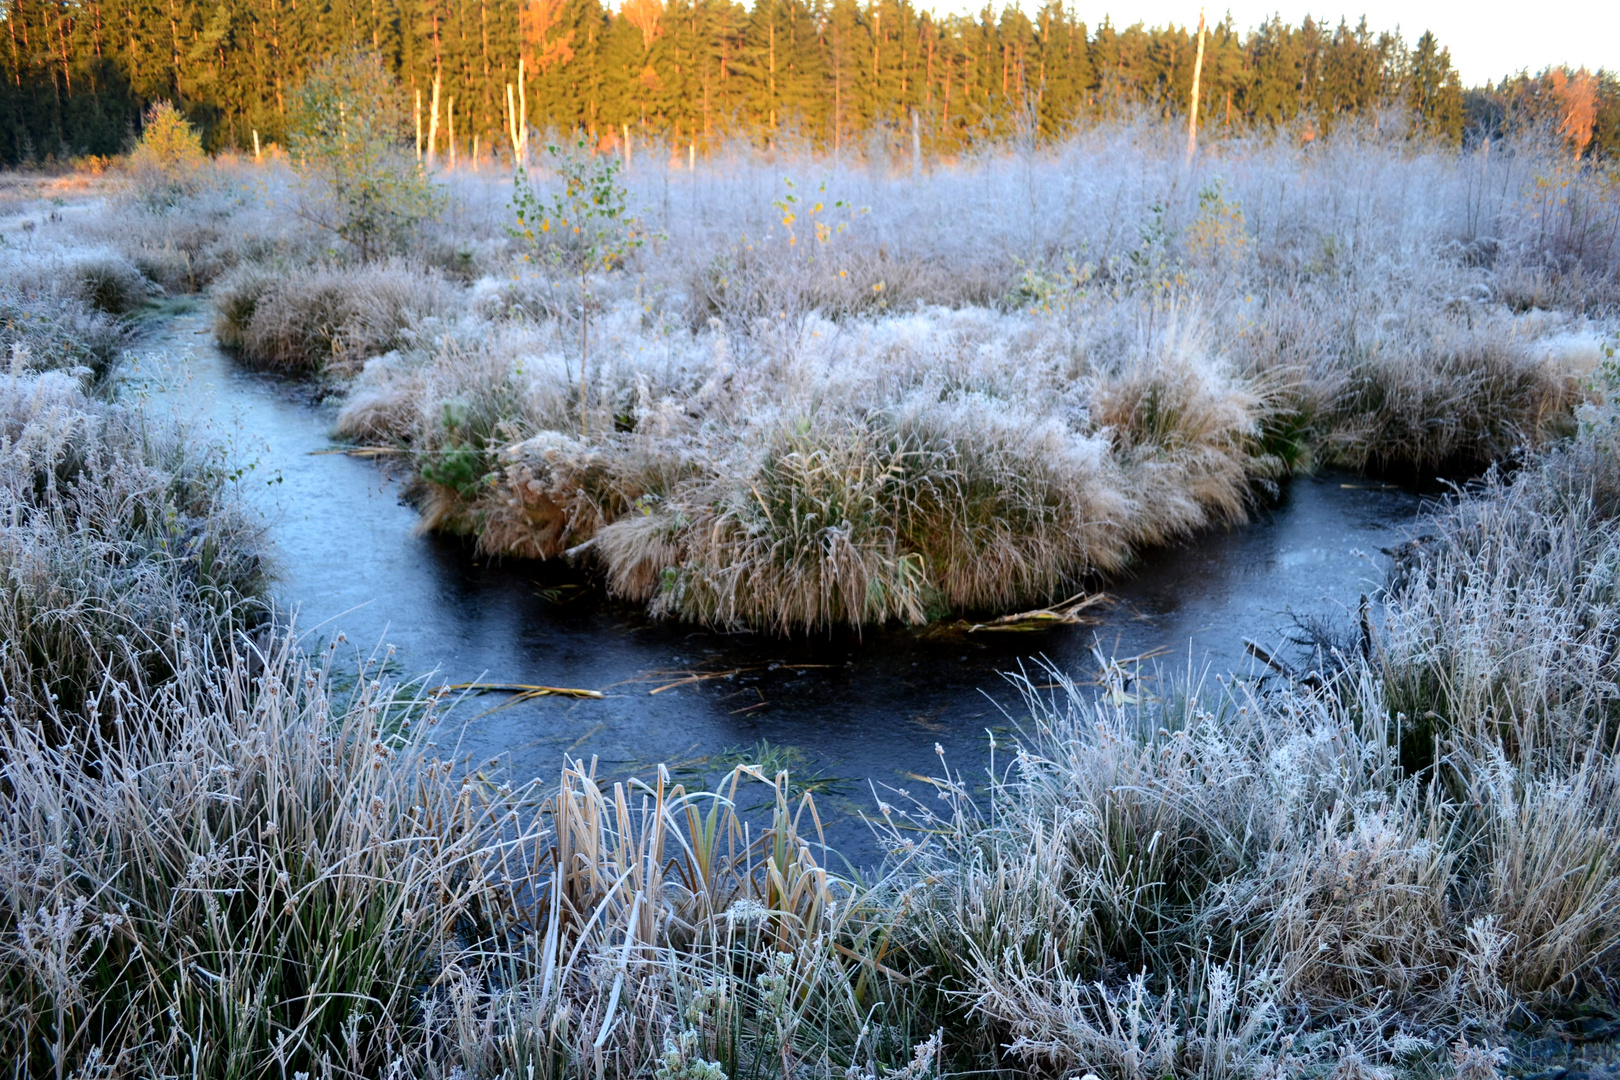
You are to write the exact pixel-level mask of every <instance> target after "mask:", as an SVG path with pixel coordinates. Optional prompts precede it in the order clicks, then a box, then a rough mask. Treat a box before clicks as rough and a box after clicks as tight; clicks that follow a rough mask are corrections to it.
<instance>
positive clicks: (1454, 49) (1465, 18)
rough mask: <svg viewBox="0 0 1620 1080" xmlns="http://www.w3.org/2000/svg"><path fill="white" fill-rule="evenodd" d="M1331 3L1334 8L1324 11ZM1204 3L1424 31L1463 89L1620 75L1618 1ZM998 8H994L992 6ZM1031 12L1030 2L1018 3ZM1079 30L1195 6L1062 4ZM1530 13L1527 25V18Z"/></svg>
mask: <svg viewBox="0 0 1620 1080" xmlns="http://www.w3.org/2000/svg"><path fill="white" fill-rule="evenodd" d="M1333 3H1337V4H1339V5H1341V6H1337V7H1335V6H1331V5H1332V4H1333ZM1345 5H1346V0H1329V2H1328V4H1327V5H1324V4H1323V3H1321V0H1225V2H1222V0H1209V4H1208V7H1207V9H1206V14H1207V16H1208V18H1209V20H1210V22H1218V21H1220V19H1221V17H1222V16H1223V15H1225V14H1226V13H1227V12H1228V11H1230V12H1231V14H1232V19H1233V21H1234V22H1235V23H1236V24H1237V26H1238V28H1239V29H1242V30H1248V29H1250V28H1252V27H1255V26H1258V25H1259V24H1260V22H1261V21H1262V20H1264V19H1265V18H1267V17H1268V16H1270V15H1272V14H1280V15H1281V16H1282V17H1283V18H1284V19H1286V20H1287V21H1289V22H1291V23H1294V24H1296V25H1297V24H1298V23H1299V22H1301V21H1302V20H1303V19H1304V17H1305V16H1306V15H1307V14H1309V15H1310V16H1312V17H1313V18H1315V19H1316V20H1317V21H1318V22H1326V23H1328V24H1329V25H1332V26H1337V25H1338V23H1339V17H1340V16H1341V15H1343V16H1345V17H1346V18H1347V19H1348V20H1349V22H1350V23H1351V24H1352V25H1354V24H1355V22H1356V19H1357V18H1358V17H1359V16H1361V15H1363V14H1365V15H1366V16H1367V25H1368V26H1370V27H1372V29H1374V30H1386V29H1393V28H1394V27H1396V26H1399V27H1400V30H1401V33H1402V34H1403V35H1404V36H1405V37H1406V40H1407V42H1408V44H1410V43H1411V42H1414V41H1416V40H1417V39H1418V36H1419V35H1421V34H1422V33H1423V31H1425V30H1433V31H1434V34H1435V37H1437V38H1439V39H1440V44H1441V45H1443V46H1445V47H1446V48H1448V49H1450V50H1451V63H1452V66H1453V67H1455V68H1456V69H1457V71H1458V74H1459V75H1460V76H1461V78H1462V81H1463V85H1464V86H1475V85H1478V84H1480V83H1484V82H1492V81H1495V80H1497V79H1500V78H1502V77H1503V76H1505V75H1511V74H1514V73H1516V72H1518V71H1520V70H1522V69H1526V68H1528V69H1529V70H1530V71H1532V72H1535V71H1540V70H1541V69H1542V68H1545V67H1548V66H1549V65H1558V64H1568V65H1569V66H1570V67H1583V66H1584V67H1587V68H1590V69H1592V70H1596V69H1598V68H1600V67H1606V68H1608V69H1609V70H1610V71H1617V70H1620V0H1550V2H1543V3H1540V4H1524V3H1522V2H1519V3H1512V4H1510V3H1507V2H1506V0H1475V2H1471V3H1470V2H1463V0H1360V2H1359V3H1356V5H1355V6H1354V7H1350V6H1345ZM920 6H922V7H925V8H930V9H932V10H935V11H939V12H940V13H941V14H943V13H945V12H947V11H949V12H958V13H964V14H977V13H978V11H979V10H980V9H981V8H983V7H984V0H938V2H937V4H931V3H928V2H927V0H924V2H923V3H922V4H921V5H920ZM993 6H994V7H996V8H998V9H999V8H1000V7H1001V6H1002V5H1001V2H1000V0H996V2H995V3H994V5H993ZM1022 6H1023V7H1025V8H1026V9H1029V10H1033V9H1034V8H1035V7H1038V6H1039V2H1038V0H1024V3H1023V5H1022ZM1066 6H1068V7H1070V8H1071V9H1072V10H1073V11H1074V12H1075V13H1076V14H1077V15H1079V17H1080V18H1081V19H1083V20H1085V22H1086V23H1087V25H1095V24H1096V23H1099V22H1101V21H1102V17H1103V16H1104V15H1108V16H1110V17H1112V19H1113V21H1114V25H1116V26H1129V25H1130V24H1131V23H1134V22H1143V23H1146V24H1147V25H1149V26H1163V25H1164V24H1166V23H1176V24H1178V25H1181V24H1185V25H1189V26H1196V25H1198V0H1069V3H1068V4H1067V5H1066ZM1531 12H1534V13H1535V17H1530V18H1527V17H1526V16H1527V15H1528V14H1530V13H1531Z"/></svg>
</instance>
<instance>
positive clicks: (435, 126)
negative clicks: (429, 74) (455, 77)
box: [427, 72, 439, 169]
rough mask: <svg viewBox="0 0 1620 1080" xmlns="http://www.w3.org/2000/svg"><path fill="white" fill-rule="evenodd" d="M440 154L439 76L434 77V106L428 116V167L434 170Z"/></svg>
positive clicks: (436, 74)
mask: <svg viewBox="0 0 1620 1080" xmlns="http://www.w3.org/2000/svg"><path fill="white" fill-rule="evenodd" d="M438 152H439V75H438V73H437V72H435V73H434V75H433V106H432V109H431V111H430V112H429V114H428V138H427V167H428V168H429V169H431V168H433V162H434V160H435V159H436V158H437V157H438Z"/></svg>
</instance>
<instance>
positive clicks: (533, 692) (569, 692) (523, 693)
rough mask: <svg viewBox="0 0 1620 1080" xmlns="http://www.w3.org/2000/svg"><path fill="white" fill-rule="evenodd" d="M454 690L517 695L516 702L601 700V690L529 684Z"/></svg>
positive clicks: (464, 685) (480, 685) (460, 685)
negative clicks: (558, 699)
mask: <svg viewBox="0 0 1620 1080" xmlns="http://www.w3.org/2000/svg"><path fill="white" fill-rule="evenodd" d="M450 689H452V690H469V691H471V692H473V693H475V694H502V693H505V694H516V695H517V697H516V698H515V699H514V703H515V701H527V700H528V699H529V698H538V697H571V698H600V697H603V696H604V695H603V693H602V691H600V690H577V689H574V688H573V687H568V686H533V685H530V684H528V683H476V682H472V683H457V684H455V685H454V686H452V687H450Z"/></svg>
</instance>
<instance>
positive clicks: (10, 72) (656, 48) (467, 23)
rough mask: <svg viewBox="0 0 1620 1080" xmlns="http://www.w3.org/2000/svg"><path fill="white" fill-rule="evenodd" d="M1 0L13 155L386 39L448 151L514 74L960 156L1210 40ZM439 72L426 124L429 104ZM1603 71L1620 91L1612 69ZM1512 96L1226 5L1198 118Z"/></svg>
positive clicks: (626, 101) (649, 17) (903, 17)
mask: <svg viewBox="0 0 1620 1080" xmlns="http://www.w3.org/2000/svg"><path fill="white" fill-rule="evenodd" d="M5 2H6V4H7V7H6V9H5V10H6V24H7V25H6V33H7V35H8V37H9V40H8V41H6V42H0V160H4V161H5V162H7V163H10V164H17V163H22V162H29V161H39V160H43V159H46V158H48V157H56V158H63V157H72V156H77V155H81V154H113V153H117V152H119V151H121V150H123V149H124V148H126V147H127V146H128V145H129V143H130V140H131V139H132V137H133V136H134V134H135V133H136V131H137V129H138V127H139V124H140V122H141V121H140V118H141V115H142V110H143V109H144V108H145V107H146V106H147V105H148V104H150V103H152V102H155V101H160V100H167V101H171V102H173V103H174V104H175V105H177V106H178V107H179V108H180V109H181V110H182V111H183V113H184V114H185V115H186V116H187V117H188V118H189V119H190V120H191V122H192V123H193V124H195V125H197V126H198V127H199V128H200V129H201V130H202V131H203V133H204V138H205V141H206V144H207V145H208V147H209V148H210V149H213V150H220V149H229V148H236V149H250V148H251V147H252V146H253V145H254V143H253V140H254V137H255V134H257V137H258V138H259V139H260V140H261V143H264V144H268V143H272V142H275V143H280V142H283V141H284V140H285V138H286V133H287V125H288V119H289V107H290V102H291V99H292V95H293V92H294V90H295V88H296V87H297V86H298V85H299V83H300V81H301V80H302V78H303V76H304V74H305V73H306V72H307V71H308V69H309V67H310V65H311V64H312V63H313V62H315V61H317V60H318V59H319V58H321V57H323V56H331V55H334V54H337V53H340V52H343V51H345V50H350V49H355V48H360V49H366V50H372V51H374V52H376V53H377V54H379V55H380V56H381V57H382V58H383V60H384V62H385V64H386V65H387V66H388V67H389V68H390V69H391V70H393V71H394V72H395V73H396V74H397V76H398V78H399V79H400V81H401V83H402V84H403V87H404V89H405V92H406V94H407V95H408V101H409V102H410V103H411V104H415V103H416V102H418V101H419V102H420V105H419V106H417V107H418V108H419V110H420V111H421V112H422V113H423V114H424V120H423V128H424V133H426V132H430V131H431V132H435V149H436V150H437V151H438V153H439V154H441V155H442V154H445V153H447V152H448V151H449V149H450V146H451V145H452V142H451V140H452V139H453V140H454V143H453V145H454V146H455V147H456V148H457V150H458V151H459V152H460V153H462V154H465V153H467V152H468V151H470V150H472V149H474V147H475V146H476V147H477V148H479V149H481V150H485V151H487V150H488V149H490V148H492V147H495V146H501V145H504V144H505V141H506V134H507V132H508V131H509V130H510V128H509V117H508V105H507V102H508V100H509V88H515V89H516V90H517V91H518V93H516V94H515V95H511V99H512V100H514V101H520V100H521V101H524V102H526V112H527V117H528V121H529V123H530V125H531V126H534V127H539V128H545V127H552V128H555V129H557V130H561V131H571V130H585V131H588V132H590V133H592V134H593V135H594V136H595V137H596V138H597V139H599V140H601V141H602V142H604V143H608V144H611V143H613V142H615V141H616V140H617V139H618V138H619V136H620V134H621V133H624V132H631V133H634V132H641V133H643V134H644V135H652V136H656V137H658V138H661V139H665V140H668V141H670V142H671V143H673V144H674V145H676V146H680V147H687V146H691V147H692V149H693V150H695V151H697V152H702V151H703V150H704V149H706V148H708V147H710V146H713V145H715V144H716V143H717V142H719V141H720V140H724V139H731V138H736V137H739V136H742V137H746V138H751V139H754V140H757V141H762V142H763V141H771V140H781V139H796V140H801V141H802V140H808V141H811V142H813V143H814V144H816V145H817V146H818V147H820V148H823V149H825V150H829V151H832V152H835V153H844V152H848V151H851V150H856V151H859V150H862V149H864V148H866V147H867V146H868V145H870V140H871V139H872V138H873V137H874V134H875V135H876V137H878V138H880V139H887V140H890V141H892V142H898V143H899V144H901V145H905V144H907V143H908V142H909V141H910V140H912V139H915V140H916V143H917V144H918V145H920V146H922V147H923V148H924V149H926V150H928V151H930V152H936V153H951V152H954V151H956V150H958V149H960V148H961V147H963V146H965V145H967V144H969V143H971V142H972V141H973V140H975V139H978V138H983V137H987V136H989V137H995V136H1001V135H1005V134H1008V133H1010V132H1012V131H1015V130H1022V131H1035V132H1038V133H1040V134H1041V135H1044V136H1047V137H1050V136H1053V135H1056V134H1058V133H1060V132H1062V131H1063V130H1064V129H1065V128H1066V126H1068V125H1070V124H1071V123H1073V122H1075V121H1076V120H1077V119H1081V118H1083V117H1086V116H1088V115H1090V116H1095V115H1099V114H1105V113H1107V112H1108V111H1109V110H1116V109H1120V108H1134V109H1141V108H1147V109H1150V110H1158V111H1160V112H1162V113H1163V114H1165V115H1171V114H1184V113H1185V110H1186V109H1187V107H1188V104H1189V98H1190V95H1191V83H1192V74H1193V66H1194V59H1195V54H1196V51H1197V34H1196V29H1195V28H1193V27H1190V26H1180V27H1177V26H1170V27H1165V28H1159V29H1154V28H1147V27H1144V26H1141V25H1134V26H1130V27H1127V28H1124V29H1119V28H1116V27H1114V26H1113V25H1111V24H1110V23H1108V22H1107V21H1104V22H1103V23H1102V24H1100V25H1098V26H1095V27H1088V26H1087V25H1086V24H1085V23H1083V22H1081V21H1079V20H1078V19H1077V18H1076V17H1075V15H1074V13H1073V12H1071V11H1069V10H1068V9H1066V8H1065V7H1064V6H1063V3H1062V0H1048V2H1047V3H1046V5H1045V6H1044V7H1042V8H1040V10H1039V11H1037V12H1036V13H1034V14H1033V15H1031V14H1027V13H1025V12H1023V11H1021V10H1019V9H1016V8H1012V7H1008V8H1005V9H1003V10H1002V11H1001V12H1000V14H999V15H997V14H996V13H995V12H993V11H992V9H991V8H989V7H986V8H985V9H984V11H983V12H982V13H981V14H980V15H979V16H978V17H976V18H975V17H959V16H951V17H945V18H941V17H936V16H934V15H931V14H930V13H928V12H927V11H923V10H919V9H918V8H915V7H913V6H912V5H911V3H909V2H908V0H754V4H753V7H751V8H749V7H745V6H743V5H742V4H740V3H736V2H734V0H623V2H622V4H621V5H620V6H619V7H618V9H617V10H611V11H610V10H609V9H607V8H606V7H604V6H603V4H602V3H601V0H126V2H125V3H122V4H114V3H110V2H108V0H5ZM520 71H521V72H522V78H521V80H520V77H519V73H520ZM520 82H521V85H518V84H519V83H520ZM435 83H437V85H438V90H439V122H438V124H437V126H436V127H435V126H434V125H433V124H432V122H431V120H432V118H431V116H430V115H425V114H429V113H431V109H432V101H433V93H432V91H433V87H434V85H435ZM1595 85H1597V87H1598V89H1599V90H1601V91H1602V92H1603V93H1606V94H1607V95H1608V97H1607V99H1606V100H1607V101H1608V102H1609V103H1611V111H1612V103H1613V102H1614V101H1616V100H1620V97H1617V95H1616V94H1615V93H1614V90H1615V87H1614V85H1613V80H1612V79H1606V80H1605V79H1599V80H1596V82H1595ZM1521 90H1522V88H1521ZM1518 96H1519V98H1522V99H1526V100H1528V99H1529V98H1533V97H1534V94H1528V93H1526V92H1519V95H1518ZM1512 97H1513V93H1512V88H1511V87H1509V86H1508V85H1507V84H1505V83H1504V84H1503V86H1502V87H1500V88H1496V89H1493V90H1491V91H1490V92H1489V94H1485V93H1484V92H1480V93H1475V94H1472V95H1468V94H1465V93H1464V91H1463V89H1462V87H1461V85H1460V84H1459V81H1458V79H1457V75H1456V72H1455V71H1454V70H1453V69H1452V67H1451V61H1450V56H1449V54H1448V53H1447V51H1446V50H1445V49H1444V48H1443V47H1441V46H1440V44H1439V43H1438V42H1437V41H1436V39H1435V37H1434V35H1433V34H1429V33H1425V34H1423V35H1422V36H1421V37H1419V38H1418V39H1417V41H1416V43H1415V44H1411V45H1408V44H1407V43H1406V42H1405V41H1404V40H1403V39H1402V38H1401V37H1400V36H1399V35H1397V34H1394V33H1389V32H1374V31H1373V30H1371V29H1370V28H1369V27H1368V26H1367V24H1366V21H1365V19H1363V20H1362V21H1361V22H1360V23H1359V24H1357V25H1355V26H1351V25H1349V24H1347V23H1341V24H1340V25H1339V26H1337V27H1335V28H1329V27H1328V26H1327V25H1325V24H1318V23H1316V22H1314V21H1312V20H1311V19H1309V18H1307V19H1306V20H1305V21H1304V22H1303V23H1302V24H1301V25H1299V26H1294V25H1290V24H1288V23H1285V22H1282V21H1280V20H1277V19H1273V20H1270V21H1267V22H1265V23H1263V24H1262V25H1261V26H1259V27H1258V28H1257V29H1254V30H1252V31H1249V32H1247V33H1243V32H1240V31H1239V30H1238V29H1237V28H1235V27H1234V26H1233V25H1232V23H1231V22H1230V20H1227V21H1223V22H1221V23H1218V24H1216V25H1214V26H1212V27H1210V28H1209V31H1208V34H1207V36H1206V37H1205V41H1204V59H1203V65H1202V77H1201V79H1200V88H1199V99H1200V100H1199V108H1200V112H1201V115H1202V116H1203V117H1204V124H1205V126H1206V127H1213V128H1216V129H1222V128H1227V129H1230V128H1239V127H1243V126H1246V125H1253V124H1278V123H1289V122H1299V123H1300V124H1301V126H1302V137H1305V138H1310V137H1313V136H1314V135H1315V133H1316V132H1317V131H1318V130H1325V129H1327V128H1329V127H1331V126H1332V124H1334V123H1335V122H1338V121H1339V120H1340V119H1341V118H1343V117H1345V116H1353V115H1356V114H1359V113H1363V112H1366V111H1368V110H1372V109H1381V108H1383V107H1387V106H1391V105H1399V106H1405V112H1404V116H1405V117H1406V118H1407V119H1406V120H1405V121H1403V122H1405V123H1409V124H1410V125H1411V127H1412V129H1413V130H1414V131H1416V132H1421V133H1427V134H1432V135H1434V136H1437V137H1440V138H1444V139H1449V140H1452V141H1456V140H1458V139H1460V138H1462V137H1463V134H1464V129H1465V127H1466V126H1467V125H1468V123H1469V122H1470V120H1471V119H1472V120H1474V121H1475V122H1476V123H1477V124H1483V123H1486V122H1494V123H1497V124H1498V125H1501V124H1504V123H1507V122H1509V118H1510V117H1511V116H1514V115H1520V114H1523V113H1524V110H1523V109H1520V111H1519V112H1518V113H1515V112H1514V109H1515V107H1516V105H1515V100H1510V99H1512ZM410 107H411V105H410V104H408V106H407V108H410ZM1543 111H1545V110H1543ZM1476 113H1477V114H1478V115H1477V116H1475V115H1474V114H1476ZM1538 115H1539V114H1538ZM1605 115H1606V114H1605ZM1595 124H1596V121H1595V120H1594V125H1595ZM1595 145H1599V146H1601V145H1602V144H1601V140H1600V142H1599V143H1598V144H1595Z"/></svg>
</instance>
